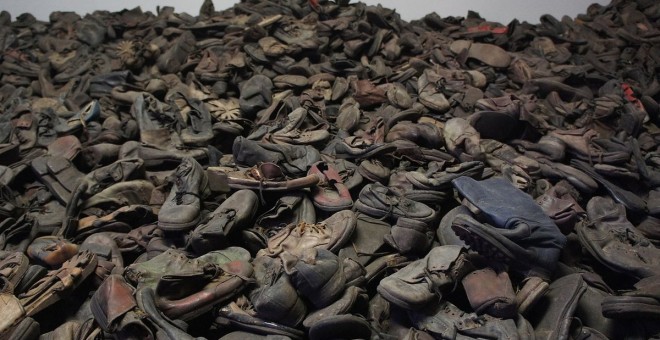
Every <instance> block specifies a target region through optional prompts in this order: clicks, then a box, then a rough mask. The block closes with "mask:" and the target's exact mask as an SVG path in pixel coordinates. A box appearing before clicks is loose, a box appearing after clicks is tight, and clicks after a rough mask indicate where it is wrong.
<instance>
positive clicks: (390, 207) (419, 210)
mask: <svg viewBox="0 0 660 340" xmlns="http://www.w3.org/2000/svg"><path fill="white" fill-rule="evenodd" d="M355 208H357V210H359V211H361V212H363V213H365V214H368V215H371V216H373V217H386V216H391V217H407V218H411V219H416V220H418V221H421V222H424V223H427V224H431V223H433V221H435V218H436V213H435V211H434V210H433V209H431V208H430V207H429V206H427V205H426V204H423V203H419V202H415V201H413V200H411V199H408V198H405V197H403V196H402V195H400V194H398V193H397V192H395V191H393V190H392V189H391V188H388V187H386V186H384V185H382V184H380V183H372V184H367V185H366V186H365V187H364V188H363V189H362V190H361V191H360V195H359V198H358V200H357V202H355Z"/></svg>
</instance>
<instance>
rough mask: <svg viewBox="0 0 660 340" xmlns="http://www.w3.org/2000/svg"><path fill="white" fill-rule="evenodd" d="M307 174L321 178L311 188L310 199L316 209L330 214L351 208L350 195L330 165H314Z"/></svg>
mask: <svg viewBox="0 0 660 340" xmlns="http://www.w3.org/2000/svg"><path fill="white" fill-rule="evenodd" d="M307 174H308V175H312V174H316V175H318V176H319V177H320V178H323V179H322V180H321V181H320V182H319V183H318V184H317V185H316V186H313V187H312V199H313V201H314V205H315V206H316V207H317V208H319V209H321V210H324V211H330V212H332V211H338V210H344V209H349V208H351V207H352V206H353V199H352V198H351V193H350V192H349V191H348V188H347V187H346V185H344V182H343V180H342V179H341V176H340V175H339V172H337V170H336V169H335V168H334V166H333V165H332V164H331V163H328V162H323V161H321V162H317V163H314V164H313V165H312V167H311V168H310V169H309V172H307Z"/></svg>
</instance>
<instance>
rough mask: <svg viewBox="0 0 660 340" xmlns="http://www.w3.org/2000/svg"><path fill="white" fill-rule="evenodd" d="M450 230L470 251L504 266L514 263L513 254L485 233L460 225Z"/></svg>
mask: <svg viewBox="0 0 660 340" xmlns="http://www.w3.org/2000/svg"><path fill="white" fill-rule="evenodd" d="M451 228H452V230H454V232H455V233H456V235H457V236H458V237H459V238H460V239H461V240H462V241H464V242H465V243H467V244H468V245H469V246H470V248H471V249H472V250H474V251H476V252H477V253H479V254H481V255H482V256H485V257H486V258H489V259H493V260H496V261H499V262H504V263H505V264H511V263H513V262H515V261H514V259H515V256H514V255H513V253H511V252H510V251H509V250H507V249H506V247H504V245H503V244H501V243H500V242H498V241H497V240H494V239H493V238H492V237H490V236H489V235H487V234H486V233H485V232H483V231H481V230H478V229H471V228H468V227H465V226H460V225H452V226H451Z"/></svg>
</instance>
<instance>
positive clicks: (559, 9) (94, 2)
mask: <svg viewBox="0 0 660 340" xmlns="http://www.w3.org/2000/svg"><path fill="white" fill-rule="evenodd" d="M238 1H239V0H214V4H215V7H216V9H223V8H227V7H231V6H232V5H233V4H234V3H235V2H238ZM353 1H355V0H353ZM363 1H364V2H366V3H368V4H374V5H375V4H377V3H381V4H383V6H385V7H388V8H396V9H397V11H398V12H399V13H400V14H401V16H402V17H403V18H404V19H406V20H412V19H418V18H420V17H422V16H424V15H425V14H427V13H430V12H433V11H435V12H437V13H438V14H440V16H442V17H445V16H465V15H466V13H467V11H468V9H471V10H474V11H477V12H479V13H480V14H481V16H482V17H484V18H486V19H488V20H492V21H499V22H502V23H504V24H506V23H508V22H509V21H511V20H512V19H514V18H518V19H520V20H526V21H529V22H531V23H537V22H538V18H539V16H541V15H542V14H545V13H549V14H552V15H554V16H555V17H557V18H558V19H560V18H561V17H562V16H563V15H569V16H571V17H575V16H576V15H577V14H579V13H584V12H585V10H586V8H587V6H589V4H591V3H592V2H598V3H600V4H607V3H609V0H459V1H456V0H403V1H402V0H363ZM201 3H202V0H193V1H180V0H179V1H175V0H142V1H135V0H132V1H131V0H0V9H2V10H6V11H8V12H10V13H11V14H12V17H14V18H15V17H16V16H17V15H19V14H21V13H25V12H30V13H32V14H33V15H34V16H36V17H37V18H38V19H40V20H48V15H49V14H50V12H52V11H57V10H59V11H74V12H77V13H80V14H84V13H90V12H93V11H94V10H97V9H103V10H110V11H118V10H121V9H124V8H133V7H136V6H138V5H139V6H141V7H142V9H143V10H145V11H152V12H154V13H155V12H156V6H157V5H161V6H173V7H175V9H176V11H177V12H188V13H189V14H192V15H197V13H198V11H199V7H200V5H201Z"/></svg>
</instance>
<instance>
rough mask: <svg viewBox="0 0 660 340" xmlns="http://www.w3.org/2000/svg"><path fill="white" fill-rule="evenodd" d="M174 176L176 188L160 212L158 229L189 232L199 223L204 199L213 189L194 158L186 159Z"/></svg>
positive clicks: (173, 188) (174, 187)
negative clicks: (188, 230)
mask: <svg viewBox="0 0 660 340" xmlns="http://www.w3.org/2000/svg"><path fill="white" fill-rule="evenodd" d="M174 176H175V182H174V186H172V190H171V191H170V194H169V196H168V197H167V200H166V201H165V204H163V206H162V207H161V208H160V211H159V212H158V227H159V228H161V229H164V230H187V229H190V228H192V227H194V226H195V225H197V223H199V220H200V215H199V213H200V209H201V207H202V199H204V198H205V197H206V196H208V195H210V194H211V189H210V188H209V181H208V177H206V172H204V169H202V166H201V165H199V163H197V161H195V160H194V159H193V158H185V159H184V160H183V161H182V162H181V165H179V166H178V167H177V168H176V170H175V171H174Z"/></svg>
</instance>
